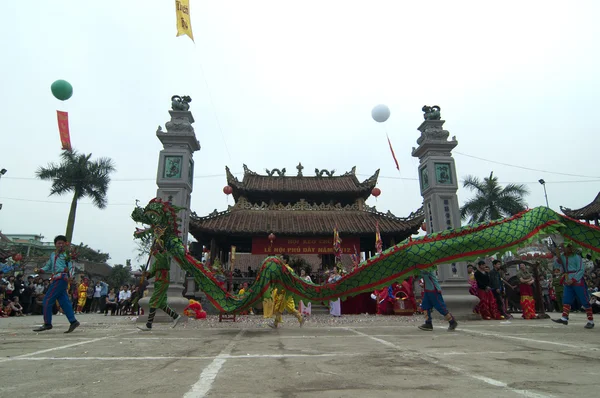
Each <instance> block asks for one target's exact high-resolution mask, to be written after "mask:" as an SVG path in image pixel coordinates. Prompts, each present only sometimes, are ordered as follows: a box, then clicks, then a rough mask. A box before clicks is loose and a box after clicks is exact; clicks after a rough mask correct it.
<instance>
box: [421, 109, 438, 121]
mask: <svg viewBox="0 0 600 398" xmlns="http://www.w3.org/2000/svg"><path fill="white" fill-rule="evenodd" d="M421 110H422V111H423V118H424V119H425V120H440V119H441V118H442V116H441V115H440V107H439V106H437V105H434V106H427V105H424V106H423V108H422V109H421Z"/></svg>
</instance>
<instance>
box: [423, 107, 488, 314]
mask: <svg viewBox="0 0 600 398" xmlns="http://www.w3.org/2000/svg"><path fill="white" fill-rule="evenodd" d="M423 111H424V112H425V118H426V119H425V121H424V122H423V123H422V124H421V125H420V126H419V128H418V130H419V131H420V132H421V136H420V137H419V138H418V139H417V144H418V145H419V146H418V147H417V148H414V147H413V150H412V156H414V157H417V158H419V162H420V164H419V184H420V188H421V195H422V196H423V207H424V211H425V223H426V225H427V233H432V232H438V231H442V230H444V229H451V228H460V226H461V218H460V210H459V206H458V196H457V194H456V192H457V190H458V179H457V175H456V166H455V163H454V158H452V149H454V148H455V147H456V145H458V141H456V137H452V140H448V137H449V135H450V133H449V132H448V131H447V130H444V129H443V127H442V126H443V125H444V123H445V120H440V115H439V108H438V110H437V115H436V110H435V109H432V108H429V109H426V108H425V107H424V108H423ZM428 118H429V119H433V120H429V119H428ZM467 278H468V275H467V264H466V263H465V262H457V263H452V264H442V265H439V266H438V279H439V280H440V284H441V287H442V291H443V295H444V301H445V302H446V304H447V305H448V309H449V310H450V311H451V312H452V313H453V314H454V315H455V316H457V317H459V318H463V319H464V318H473V307H474V306H475V305H476V304H477V303H478V301H479V299H478V298H477V297H475V296H471V295H470V294H469V283H468V280H467Z"/></svg>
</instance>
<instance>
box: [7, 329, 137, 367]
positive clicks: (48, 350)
mask: <svg viewBox="0 0 600 398" xmlns="http://www.w3.org/2000/svg"><path fill="white" fill-rule="evenodd" d="M131 333H137V331H134V332H127V333H121V334H116V335H114V336H106V337H99V338H97V339H91V340H86V341H80V342H79V343H72V344H67V345H62V346H59V347H53V348H48V349H46V350H41V351H35V352H30V353H29V354H23V355H17V356H16V357H11V358H3V359H0V363H2V362H8V361H14V360H16V359H22V358H28V357H32V356H34V355H39V354H45V353H47V352H52V351H58V350H64V349H65V348H71V347H77V346H78V345H82V344H88V343H95V342H97V341H102V340H107V339H114V338H115V337H120V336H125V335H126V334H131Z"/></svg>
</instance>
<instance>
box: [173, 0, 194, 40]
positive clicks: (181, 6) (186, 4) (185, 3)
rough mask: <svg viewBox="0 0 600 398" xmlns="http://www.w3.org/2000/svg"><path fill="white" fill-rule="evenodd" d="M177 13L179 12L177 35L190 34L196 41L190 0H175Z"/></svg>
mask: <svg viewBox="0 0 600 398" xmlns="http://www.w3.org/2000/svg"><path fill="white" fill-rule="evenodd" d="M175 13H176V14H177V37H179V36H181V35H188V36H189V37H190V39H192V41H194V34H193V33H192V21H191V18H190V0H175Z"/></svg>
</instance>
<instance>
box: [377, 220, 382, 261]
mask: <svg viewBox="0 0 600 398" xmlns="http://www.w3.org/2000/svg"><path fill="white" fill-rule="evenodd" d="M375 247H376V249H377V254H381V252H382V251H383V242H382V241H381V234H380V233H379V221H377V223H376V224H375Z"/></svg>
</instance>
